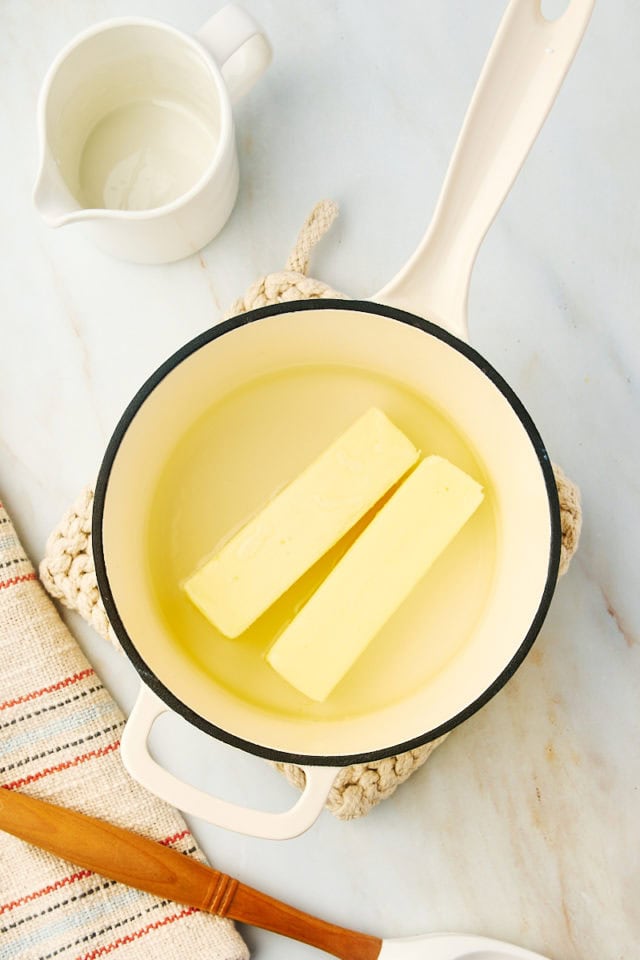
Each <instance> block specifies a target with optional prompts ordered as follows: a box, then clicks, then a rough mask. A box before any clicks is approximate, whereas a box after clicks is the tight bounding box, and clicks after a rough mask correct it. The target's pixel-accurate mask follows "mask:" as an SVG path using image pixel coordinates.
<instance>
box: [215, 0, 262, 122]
mask: <svg viewBox="0 0 640 960" xmlns="http://www.w3.org/2000/svg"><path fill="white" fill-rule="evenodd" d="M197 38H198V40H199V41H200V42H201V43H202V44H203V46H204V47H206V49H207V50H208V51H209V52H210V53H211V54H212V56H213V58H214V60H215V61H216V63H217V64H218V66H219V67H220V70H221V71H222V76H223V77H224V81H225V83H226V85H227V88H228V90H229V96H230V98H231V102H232V103H235V102H236V101H237V100H239V99H240V97H243V96H244V95H245V93H248V91H249V90H250V89H251V87H252V86H253V85H254V83H255V82H256V80H258V78H259V77H261V76H262V74H263V73H264V71H265V70H266V69H267V67H268V66H269V64H270V63H271V57H272V50H271V44H270V43H269V41H268V39H267V37H266V36H265V33H264V31H263V29H262V27H261V26H260V24H259V23H257V22H256V21H255V20H254V19H253V17H252V16H251V15H250V14H248V13H247V11H246V10H244V9H243V8H242V7H241V6H239V5H238V4H237V3H228V4H227V5H226V6H225V7H223V8H222V9H221V10H218V12H217V13H216V14H214V15H213V17H211V19H210V20H207V22H206V23H205V24H204V26H203V27H201V28H200V30H198V33H197Z"/></svg>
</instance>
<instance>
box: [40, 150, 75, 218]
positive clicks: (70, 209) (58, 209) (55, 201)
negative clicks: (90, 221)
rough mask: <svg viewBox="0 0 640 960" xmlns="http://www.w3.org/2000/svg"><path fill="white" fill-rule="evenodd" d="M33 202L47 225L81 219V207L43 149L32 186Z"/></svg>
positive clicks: (50, 157) (54, 163) (52, 160)
mask: <svg viewBox="0 0 640 960" xmlns="http://www.w3.org/2000/svg"><path fill="white" fill-rule="evenodd" d="M33 203H34V206H35V208H36V210H37V211H38V213H39V214H40V216H41V217H42V219H43V220H44V222H45V223H46V224H47V225H48V226H49V227H62V226H64V225H65V224H66V223H73V221H74V220H79V219H82V214H83V212H84V211H83V208H82V207H81V206H80V204H79V203H78V201H77V200H76V199H75V197H74V196H73V195H72V193H71V191H70V190H69V188H68V187H67V185H66V183H65V182H64V180H63V179H62V176H61V174H60V171H59V169H58V166H57V164H56V162H55V160H54V159H53V157H52V156H51V155H50V154H49V153H48V152H46V151H45V153H44V154H43V157H42V161H41V163H40V169H39V171H38V176H37V177H36V182H35V185H34V188H33Z"/></svg>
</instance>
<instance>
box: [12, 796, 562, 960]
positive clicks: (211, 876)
mask: <svg viewBox="0 0 640 960" xmlns="http://www.w3.org/2000/svg"><path fill="white" fill-rule="evenodd" d="M0 829H2V830H5V831H6V832H7V833H11V834H13V835H14V836H15V837H19V838H20V839H21V840H26V841H27V842H28V843H32V844H33V845H34V846H36V847H41V848H42V849H43V850H48V851H49V853H53V854H55V855H56V856H58V857H62V858H63V859H64V860H68V861H70V862H71V863H73V864H75V865H77V866H80V867H85V868H86V869H89V870H93V871H95V872H96V873H99V874H101V875H102V876H104V877H107V878H108V879H111V880H118V881H119V882H120V883H126V884H127V885H128V886H130V887H136V888H137V889H138V890H145V891H146V892H147V893H153V894H155V895H156V896H158V897H161V898H163V899H168V900H175V901H176V902H177V903H184V904H187V905H188V906H190V907H196V908H197V909H198V910H203V911H204V912H206V913H212V914H215V915H216V916H218V917H230V918H231V919H232V920H238V921H240V922H241V923H247V924H250V925H251V926H253V927H261V928H262V929H263V930H270V931H272V932H273V933H279V934H281V935H282V936H284V937H290V938H291V939H293V940H299V941H301V942H302V943H307V944H310V945H311V946H313V947H317V948H318V949H319V950H324V951H325V952H326V953H329V954H331V955H332V956H334V957H340V958H342V960H376V958H381V960H464V958H466V960H472V957H473V958H475V960H499V958H502V960H544V958H543V957H541V956H540V954H537V953H530V952H529V951H528V950H522V949H520V948H519V947H514V946H510V945H509V944H506V943H500V942H499V941H497V940H487V939H485V938H484V937H472V936H467V935H466V934H465V935H458V934H425V935H424V936H419V937H408V938H403V939H398V940H381V939H380V938H379V937H372V936H369V935H368V934H366V933H358V932H356V931H355V930H347V929H345V928H344V927H337V926H335V925H334V924H332V923H327V922H326V921H324V920H319V919H318V918H317V917H312V916H311V915H310V914H308V913H303V912H302V911H301V910H296V908H295V907H290V906H288V905H287V904H286V903H282V902H281V901H280V900H274V899H273V897H269V896H267V895H266V894H265V893H260V891H259V890H254V889H252V888H251V887H247V886H245V885H244V884H243V883H240V882H239V881H238V880H235V879H234V878H233V877H229V876H227V874H225V873H220V872H219V871H218V870H213V869H212V868H211V867H207V866H205V865H204V864H202V863H198V862H197V861H196V860H192V859H190V858H189V857H186V856H184V854H182V853H178V852H177V851H176V850H171V849H170V848H168V847H165V846H162V845H161V844H159V843H156V842H155V841H153V840H147V839H146V838H145V837H141V836H139V835H138V834H136V833H132V832H131V831H129V830H123V829H122V827H116V826H113V824H110V823H106V822H105V821H104V820H97V819H95V818H93V817H87V816H85V815H84V814H82V813H76V812H74V811H72V810H67V809H65V808H63V807H59V806H56V805H55V804H52V803H47V802H45V801H44V800H36V799H34V798H33V797H27V796H25V795H24V794H21V793H15V792H14V791H11V790H7V789H5V788H1V789H0Z"/></svg>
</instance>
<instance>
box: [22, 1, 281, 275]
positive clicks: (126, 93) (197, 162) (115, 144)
mask: <svg viewBox="0 0 640 960" xmlns="http://www.w3.org/2000/svg"><path fill="white" fill-rule="evenodd" d="M270 59H271V48H270V46H269V43H268V41H267V39H266V37H265V36H264V33H263V32H262V30H261V28H260V26H259V25H258V24H257V23H256V22H255V21H254V20H253V19H252V17H250V16H249V14H248V13H246V11H244V10H243V9H242V8H241V7H239V6H237V5H236V4H233V3H231V4H228V5H227V6H225V7H223V8H222V10H220V11H219V12H218V13H217V14H216V15H215V16H214V17H212V18H211V19H210V20H209V21H208V22H207V23H206V24H205V25H204V27H203V28H202V29H201V30H200V31H199V32H198V34H197V36H196V37H190V36H188V35H187V34H185V33H182V32H181V31H179V30H176V29H174V28H173V27H170V26H168V25H166V24H163V23H159V22H156V21H154V20H147V19H141V18H131V17H127V18H123V19H116V20H107V21H105V22H104V23H100V24H98V25H96V26H94V27H91V28H90V29H89V30H87V31H85V32H84V33H82V34H80V35H79V36H77V37H76V38H75V39H74V40H72V41H71V43H69V44H68V46H67V47H66V48H65V49H64V50H62V51H61V53H60V54H59V55H58V57H57V58H56V59H55V61H54V62H53V64H52V65H51V67H50V69H49V71H48V73H47V76H46V78H45V80H44V83H43V86H42V90H41V94H40V101H39V106H38V125H39V136H40V167H39V172H38V176H37V180H36V185H35V189H34V203H35V205H36V208H37V209H38V211H39V212H40V214H41V216H42V218H43V220H44V221H45V223H47V224H48V225H49V226H51V227H60V226H64V225H65V224H68V223H77V222H84V223H86V224H87V227H88V229H89V230H90V232H91V236H92V238H93V240H94V241H95V242H96V244H97V245H98V246H99V247H100V248H101V249H102V250H104V251H105V252H107V253H110V254H112V255H113V256H115V257H118V258H119V259H123V260H131V261H134V262H137V263H165V262H168V261H171V260H178V259H181V258H182V257H186V256H188V255H189V254H191V253H194V252H196V251H197V250H199V249H200V248H201V247H203V246H204V245H205V244H206V243H208V242H209V241H210V240H211V239H212V238H213V237H214V236H216V234H217V233H218V232H219V231H220V230H221V229H222V227H223V226H224V224H225V223H226V221H227V219H228V217H229V214H230V213H231V210H232V209H233V206H234V203H235V200H236V196H237V192H238V159H237V152H236V145H235V135H234V127H233V115H232V108H231V105H232V103H233V102H234V101H235V100H237V99H238V98H239V97H241V96H242V95H243V94H244V93H246V92H247V91H248V90H249V89H250V88H251V86H253V84H254V82H255V81H256V80H257V79H258V77H259V76H260V75H261V74H262V72H263V71H264V70H265V69H266V67H267V66H268V64H269V62H270Z"/></svg>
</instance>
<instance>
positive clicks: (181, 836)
mask: <svg viewBox="0 0 640 960" xmlns="http://www.w3.org/2000/svg"><path fill="white" fill-rule="evenodd" d="M188 836H190V834H189V831H188V830H181V831H180V833H174V835H173V836H172V837H165V838H164V840H158V843H162V844H164V846H165V847H168V846H169V845H170V844H172V843H176V842H177V841H178V840H184V838H185V837H188Z"/></svg>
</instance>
